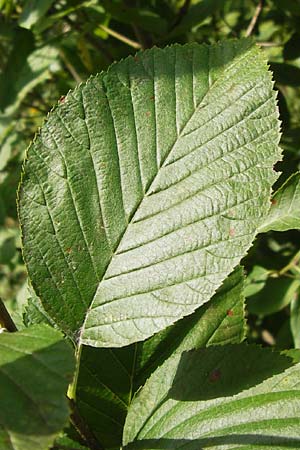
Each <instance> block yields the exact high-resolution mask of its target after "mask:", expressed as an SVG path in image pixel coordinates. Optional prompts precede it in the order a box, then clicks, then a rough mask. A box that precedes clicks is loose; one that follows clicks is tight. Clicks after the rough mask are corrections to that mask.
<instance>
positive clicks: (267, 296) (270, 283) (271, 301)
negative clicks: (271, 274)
mask: <svg viewBox="0 0 300 450" xmlns="http://www.w3.org/2000/svg"><path fill="white" fill-rule="evenodd" d="M299 287H300V280H291V279H290V278H283V277H282V278H268V280H267V282H266V285H265V287H264V288H263V289H262V290H261V291H260V292H259V293H257V294H256V295H253V296H252V297H249V298H248V300H247V308H248V310H249V312H251V313H253V314H257V315H263V316H266V315H269V314H273V313H275V312H277V311H280V310H282V309H283V308H285V307H286V306H287V305H289V304H290V303H291V301H292V299H293V298H294V296H295V293H296V292H297V290H298V289H299Z"/></svg>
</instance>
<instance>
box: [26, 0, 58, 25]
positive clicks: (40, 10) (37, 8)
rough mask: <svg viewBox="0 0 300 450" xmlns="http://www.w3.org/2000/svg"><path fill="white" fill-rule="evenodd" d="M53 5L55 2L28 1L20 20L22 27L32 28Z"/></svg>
mask: <svg viewBox="0 0 300 450" xmlns="http://www.w3.org/2000/svg"><path fill="white" fill-rule="evenodd" d="M52 3H54V0H27V1H26V3H25V5H24V8H23V11H22V14H21V16H20V18H19V25H20V27H23V28H28V29H29V28H31V27H32V26H33V25H34V24H35V23H36V22H37V21H38V20H39V19H41V18H42V17H43V16H44V15H45V14H46V13H47V11H48V9H49V8H50V7H51V5H52Z"/></svg>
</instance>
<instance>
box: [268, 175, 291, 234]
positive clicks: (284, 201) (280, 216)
mask: <svg viewBox="0 0 300 450" xmlns="http://www.w3.org/2000/svg"><path fill="white" fill-rule="evenodd" d="M298 228H300V172H296V173H294V174H293V175H291V176H290V177H289V178H288V179H287V180H286V181H285V183H284V184H283V185H282V186H281V187H280V188H279V189H278V191H277V192H275V194H274V196H273V199H272V206H271V209H270V212H269V214H268V216H267V217H266V220H265V223H263V224H262V227H261V228H260V230H259V231H260V232H261V233H265V232H267V231H271V230H273V231H287V230H291V229H298Z"/></svg>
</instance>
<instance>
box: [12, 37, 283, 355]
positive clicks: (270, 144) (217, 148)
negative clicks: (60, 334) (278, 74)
mask: <svg viewBox="0 0 300 450" xmlns="http://www.w3.org/2000/svg"><path fill="white" fill-rule="evenodd" d="M245 62H247V64H245ZM278 127H279V124H278V111H277V108H276V104H275V93H274V91H273V90H272V81H271V74H270V73H269V72H268V70H267V64H266V61H265V59H264V56H263V54H262V53H261V51H260V50H259V49H258V48H257V46H255V45H253V43H252V41H251V40H247V39H246V40H240V41H227V42H224V43H221V44H217V45H212V46H205V45H198V44H188V45H186V46H180V45H174V46H171V47H167V48H165V49H158V48H153V49H151V50H148V51H145V52H140V53H138V54H137V56H136V57H135V58H133V57H129V58H127V59H125V60H123V61H121V62H120V63H117V64H114V65H112V66H111V67H110V68H109V70H108V71H107V72H106V73H102V74H100V75H98V76H96V77H94V78H91V79H90V80H89V81H88V82H87V83H86V84H82V85H80V86H79V87H78V88H77V89H76V90H75V91H74V92H71V93H69V94H68V95H67V97H66V98H65V99H64V101H63V102H62V103H61V104H60V105H59V106H58V107H57V108H56V109H54V110H53V111H52V113H51V114H50V115H49V117H48V120H47V122H46V123H45V124H44V126H43V127H42V129H41V132H40V134H39V135H38V136H37V137H36V139H35V141H34V142H33V144H32V145H31V147H30V149H29V151H28V157H27V160H26V162H25V168H24V169H25V170H24V174H23V179H22V184H21V188H20V221H21V224H22V231H23V243H24V257H25V261H26V264H27V266H28V271H29V275H30V277H31V281H32V284H33V286H34V288H35V290H36V292H37V294H38V296H39V297H40V298H41V301H42V303H43V305H44V308H45V309H46V311H47V312H48V313H49V315H50V316H51V317H52V318H53V319H54V321H55V323H57V324H59V326H61V327H62V329H63V330H64V331H65V332H66V333H68V334H69V335H71V336H72V337H73V336H74V334H75V335H76V336H78V330H80V334H79V341H80V343H81V344H85V345H92V346H96V347H120V346H125V345H128V344H130V343H133V342H136V341H140V340H144V339H146V338H147V337H150V336H152V335H153V334H154V333H156V332H158V331H160V330H162V329H164V328H166V327H167V326H169V325H171V324H172V323H174V322H176V321H177V320H179V319H181V318H182V317H184V316H187V315H189V314H191V313H193V312H194V311H195V310H196V309H197V308H198V307H199V306H201V305H203V304H204V303H206V302H207V301H208V300H210V298H211V297H212V296H213V295H214V293H215V292H216V290H217V289H218V287H219V286H220V285H221V284H222V282H223V280H224V279H225V278H226V277H227V276H228V274H229V273H230V272H231V271H232V270H233V269H234V267H235V266H236V265H237V264H238V263H239V261H240V260H241V258H242V257H243V256H244V255H245V254H246V252H247V250H248V249H249V247H250V246H251V243H252V241H253V239H254V237H255V234H256V232H257V227H258V226H259V225H260V223H261V222H262V221H263V219H264V216H265V215H266V214H267V211H268V209H269V197H270V189H271V186H272V184H273V183H274V181H275V180H276V178H277V174H276V173H275V172H274V171H273V164H274V163H275V162H276V161H277V160H278V159H279V158H280V149H279V148H278V140H279V130H278Z"/></svg>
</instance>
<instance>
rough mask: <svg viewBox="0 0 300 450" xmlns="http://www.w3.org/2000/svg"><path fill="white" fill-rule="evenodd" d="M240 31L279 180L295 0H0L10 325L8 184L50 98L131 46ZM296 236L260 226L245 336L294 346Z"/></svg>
mask: <svg viewBox="0 0 300 450" xmlns="http://www.w3.org/2000/svg"><path fill="white" fill-rule="evenodd" d="M247 35H251V36H253V38H254V39H255V41H256V42H257V43H258V44H260V45H261V47H262V50H263V51H264V52H265V54H266V57H267V58H268V60H269V62H270V66H271V69H272V70H273V72H274V79H275V88H276V89H277V90H278V104H279V109H280V118H281V121H282V140H281V146H282V148H283V149H284V159H283V161H282V162H280V163H279V164H278V167H276V170H279V171H282V175H281V176H280V178H279V180H278V182H277V186H279V185H280V184H282V182H283V181H284V180H285V179H286V178H287V177H288V176H289V175H290V174H291V173H292V172H295V171H296V170H299V163H300V0H265V1H257V0H194V1H193V0H190V1H188V0H185V1H184V0H103V1H100V0H99V1H97V0H90V1H82V2H80V1H73V0H61V1H51V0H27V1H26V0H24V1H17V0H0V297H1V298H2V299H3V300H4V301H5V304H6V305H7V307H8V309H9V310H10V312H11V314H12V315H13V318H14V320H15V322H16V323H17V325H19V326H22V325H21V323H22V321H21V318H22V313H23V308H24V306H25V305H26V302H27V299H28V297H29V296H30V288H29V287H28V283H27V276H26V270H25V267H24V264H23V261H22V255H21V242H20V232H19V228H18V219H17V210H16V191H17V187H18V183H19V178H20V171H21V166H22V160H23V158H24V154H25V151H26V147H27V146H28V144H29V142H30V141H31V140H32V139H33V137H34V134H35V132H36V131H37V129H38V127H39V126H40V125H41V124H42V122H43V120H44V119H45V117H46V115H47V113H48V112H49V111H50V109H51V108H52V106H53V105H55V104H56V102H57V101H63V96H64V95H65V94H66V93H67V92H68V90H69V89H72V88H73V87H74V86H75V85H76V84H78V83H80V82H82V81H85V80H86V79H87V78H88V77H89V76H90V75H91V74H95V73H97V72H100V71H102V70H105V69H106V68H107V67H108V65H109V64H111V63H112V62H113V61H115V60H119V59H121V58H124V57H126V56H127V55H129V54H134V53H135V52H136V51H137V50H138V49H141V48H147V47H151V46H153V45H156V46H165V45H167V44H171V43H173V42H179V43H185V42H199V43H203V42H206V43H214V42H216V41H218V40H221V39H227V38H239V37H243V36H247ZM299 237H300V233H299V231H297V230H295V231H294V230H293V231H289V232H284V233H275V232H269V233H267V234H262V235H259V236H258V238H257V240H256V241H255V244H254V246H253V248H252V249H251V251H250V253H249V255H248V256H247V257H246V258H245V259H244V261H243V263H244V265H245V270H246V274H247V280H246V289H245V294H246V296H247V305H248V312H247V315H248V338H249V340H250V341H256V342H260V343H263V344H264V345H274V346H277V347H279V348H289V347H294V346H296V347H300V302H299V290H300V267H299V265H298V262H299V254H298V251H299V248H300V239H299Z"/></svg>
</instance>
